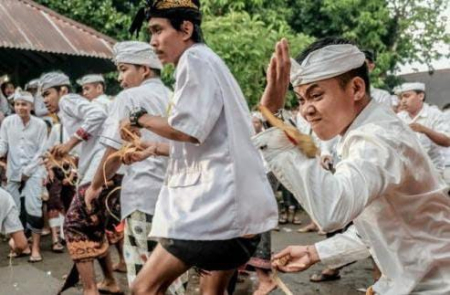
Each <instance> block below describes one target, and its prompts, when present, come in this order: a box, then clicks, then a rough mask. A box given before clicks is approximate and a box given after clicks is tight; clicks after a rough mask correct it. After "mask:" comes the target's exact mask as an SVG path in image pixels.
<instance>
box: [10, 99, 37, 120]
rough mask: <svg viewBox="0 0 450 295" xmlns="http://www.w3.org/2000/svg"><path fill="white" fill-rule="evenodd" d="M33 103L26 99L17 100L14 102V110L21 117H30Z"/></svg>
mask: <svg viewBox="0 0 450 295" xmlns="http://www.w3.org/2000/svg"><path fill="white" fill-rule="evenodd" d="M32 108H33V105H32V104H31V103H30V102H28V101H25V100H16V101H15V102H14V111H15V112H16V114H17V115H18V116H19V117H21V118H29V117H30V114H31V109H32Z"/></svg>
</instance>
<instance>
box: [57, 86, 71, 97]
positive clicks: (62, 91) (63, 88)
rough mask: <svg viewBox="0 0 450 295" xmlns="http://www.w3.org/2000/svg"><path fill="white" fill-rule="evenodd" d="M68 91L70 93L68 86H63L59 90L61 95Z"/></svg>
mask: <svg viewBox="0 0 450 295" xmlns="http://www.w3.org/2000/svg"><path fill="white" fill-rule="evenodd" d="M68 93H69V88H67V87H66V86H63V87H61V90H60V91H59V95H60V96H64V95H66V94H68Z"/></svg>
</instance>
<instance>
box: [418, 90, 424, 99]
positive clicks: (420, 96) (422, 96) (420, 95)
mask: <svg viewBox="0 0 450 295" xmlns="http://www.w3.org/2000/svg"><path fill="white" fill-rule="evenodd" d="M418 96H419V98H420V100H421V101H424V100H425V94H424V93H423V92H420V93H419V94H418Z"/></svg>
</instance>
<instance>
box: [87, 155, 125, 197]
mask: <svg viewBox="0 0 450 295" xmlns="http://www.w3.org/2000/svg"><path fill="white" fill-rule="evenodd" d="M116 151H117V150H115V149H113V148H111V147H107V148H106V151H105V153H104V154H103V158H102V160H101V162H100V164H99V166H98V168H97V172H96V173H95V175H94V179H93V180H92V183H91V186H92V188H93V189H94V190H98V189H100V188H101V187H102V186H103V184H104V182H105V178H106V180H110V179H111V178H112V177H113V176H114V174H116V172H117V170H119V168H120V166H121V165H122V162H121V160H120V157H113V158H111V159H109V160H108V158H109V157H110V156H111V155H112V154H113V153H115V152H116ZM105 163H106V165H105ZM103 167H105V169H103ZM105 173H106V174H105Z"/></svg>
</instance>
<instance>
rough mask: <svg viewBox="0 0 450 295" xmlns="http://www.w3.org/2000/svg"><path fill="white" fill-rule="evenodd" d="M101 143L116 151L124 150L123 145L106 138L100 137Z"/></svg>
mask: <svg viewBox="0 0 450 295" xmlns="http://www.w3.org/2000/svg"><path fill="white" fill-rule="evenodd" d="M100 143H101V144H102V145H104V146H106V147H110V148H113V149H116V150H120V149H121V148H122V143H120V142H117V141H116V140H113V139H111V138H108V137H104V136H101V137H100Z"/></svg>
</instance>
